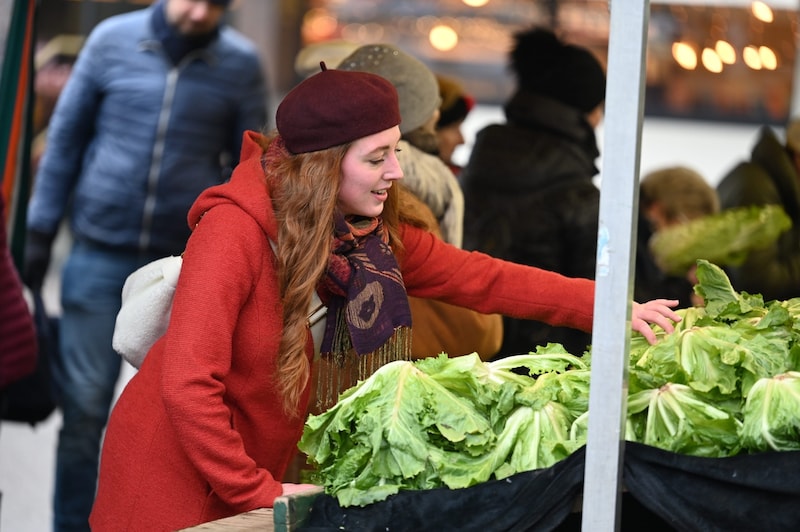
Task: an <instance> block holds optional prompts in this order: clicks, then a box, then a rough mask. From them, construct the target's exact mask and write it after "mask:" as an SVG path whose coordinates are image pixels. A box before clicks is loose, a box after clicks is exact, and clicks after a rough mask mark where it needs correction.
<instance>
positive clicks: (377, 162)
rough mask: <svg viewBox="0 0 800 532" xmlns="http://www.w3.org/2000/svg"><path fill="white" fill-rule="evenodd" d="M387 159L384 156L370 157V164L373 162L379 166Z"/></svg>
mask: <svg viewBox="0 0 800 532" xmlns="http://www.w3.org/2000/svg"><path fill="white" fill-rule="evenodd" d="M385 160H386V159H384V158H380V159H370V160H369V164H371V165H373V166H379V165H381V164H383V161H385Z"/></svg>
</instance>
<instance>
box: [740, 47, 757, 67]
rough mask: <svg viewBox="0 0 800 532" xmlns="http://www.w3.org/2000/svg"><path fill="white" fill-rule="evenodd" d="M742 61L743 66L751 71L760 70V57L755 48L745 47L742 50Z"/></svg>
mask: <svg viewBox="0 0 800 532" xmlns="http://www.w3.org/2000/svg"><path fill="white" fill-rule="evenodd" d="M742 59H743V60H744V64H746V65H747V66H749V67H750V68H752V69H753V70H761V57H760V56H759V53H758V49H757V48H756V47H755V46H745V48H744V50H742Z"/></svg>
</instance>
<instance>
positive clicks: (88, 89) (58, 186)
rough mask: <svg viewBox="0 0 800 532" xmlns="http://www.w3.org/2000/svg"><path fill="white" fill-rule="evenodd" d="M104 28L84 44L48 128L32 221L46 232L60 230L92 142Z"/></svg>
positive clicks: (33, 226) (99, 96) (32, 225)
mask: <svg viewBox="0 0 800 532" xmlns="http://www.w3.org/2000/svg"><path fill="white" fill-rule="evenodd" d="M102 28H103V27H102V26H98V28H97V30H95V32H94V33H92V34H91V35H90V36H89V38H88V40H87V42H86V45H85V46H84V47H83V49H82V50H81V53H80V54H79V56H78V59H77V61H76V62H75V66H74V67H73V69H72V72H71V73H70V76H69V79H68V80H67V83H66V85H65V86H64V89H63V90H62V91H61V94H60V95H59V97H58V102H57V104H56V107H55V110H54V111H53V116H52V118H51V120H50V124H49V126H48V129H47V147H46V149H45V151H44V155H43V156H42V160H41V163H40V165H39V169H38V172H37V174H36V179H35V182H34V183H35V188H34V194H33V196H32V198H31V202H30V205H29V206H28V227H30V228H31V229H35V230H37V231H41V232H43V233H46V234H55V233H56V231H57V230H58V226H59V223H60V221H61V219H62V218H63V217H64V213H65V211H66V209H67V204H68V202H69V199H70V196H71V194H72V191H73V189H74V188H75V185H76V183H77V182H78V176H79V175H80V172H81V166H82V164H83V159H84V154H85V153H86V150H87V149H89V146H90V144H91V139H92V135H93V131H94V123H95V116H96V115H97V112H98V108H99V106H100V102H101V99H102V94H101V88H100V83H99V82H98V79H99V78H98V72H99V71H102V66H101V63H102V57H103V54H104V51H103V48H104V47H105V44H104V36H103V30H102Z"/></svg>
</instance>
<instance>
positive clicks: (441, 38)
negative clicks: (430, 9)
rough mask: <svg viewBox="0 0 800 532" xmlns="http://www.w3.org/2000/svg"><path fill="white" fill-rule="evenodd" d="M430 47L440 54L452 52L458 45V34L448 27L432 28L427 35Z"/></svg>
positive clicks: (442, 25)
mask: <svg viewBox="0 0 800 532" xmlns="http://www.w3.org/2000/svg"><path fill="white" fill-rule="evenodd" d="M428 40H429V41H430V43H431V46H433V47H434V48H436V49H437V50H441V51H442V52H447V51H449V50H452V49H453V48H455V47H456V45H457V44H458V34H457V33H456V30H454V29H453V28H451V27H450V26H446V25H444V24H440V25H438V26H434V27H433V28H432V29H431V31H430V33H429V34H428Z"/></svg>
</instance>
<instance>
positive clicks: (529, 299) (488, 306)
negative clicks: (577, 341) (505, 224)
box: [401, 226, 594, 331]
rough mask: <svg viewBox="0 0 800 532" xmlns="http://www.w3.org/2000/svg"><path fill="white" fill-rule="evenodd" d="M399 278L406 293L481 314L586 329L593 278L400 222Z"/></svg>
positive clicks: (587, 328) (592, 306)
mask: <svg viewBox="0 0 800 532" xmlns="http://www.w3.org/2000/svg"><path fill="white" fill-rule="evenodd" d="M401 238H402V241H403V246H404V248H405V249H404V252H403V254H402V258H401V269H402V272H403V280H404V282H405V285H406V289H407V290H408V294H409V295H411V296H415V297H428V298H433V299H438V300H441V301H445V302H447V303H451V304H454V305H460V306H464V307H467V308H471V309H473V310H477V311H479V312H483V313H484V314H495V313H496V314H503V315H505V316H509V317H512V318H520V319H529V320H537V321H542V322H544V323H547V324H550V325H555V326H564V327H572V328H575V329H580V330H583V331H590V330H591V327H592V319H593V311H594V282H593V281H591V280H588V279H577V278H569V277H565V276H563V275H560V274H557V273H554V272H549V271H546V270H541V269H539V268H534V267H531V266H523V265H520V264H514V263H511V262H507V261H503V260H501V259H496V258H493V257H490V256H488V255H485V254H483V253H480V252H475V251H473V252H470V251H464V250H461V249H458V248H456V247H454V246H452V245H449V244H446V243H444V242H442V241H441V240H439V239H437V238H436V237H434V236H433V235H432V234H430V233H428V232H426V231H423V230H421V229H418V228H415V227H411V226H403V228H402V236H401Z"/></svg>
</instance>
